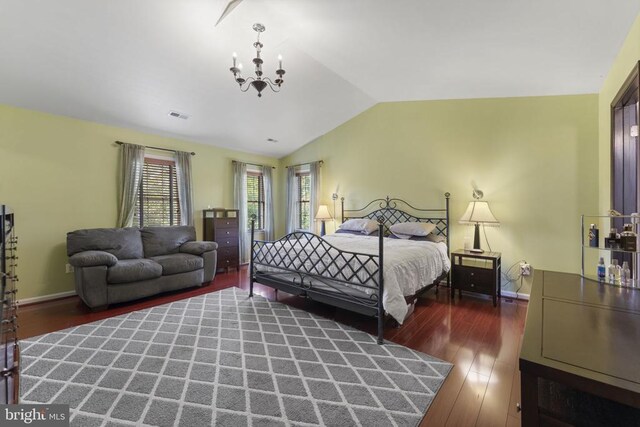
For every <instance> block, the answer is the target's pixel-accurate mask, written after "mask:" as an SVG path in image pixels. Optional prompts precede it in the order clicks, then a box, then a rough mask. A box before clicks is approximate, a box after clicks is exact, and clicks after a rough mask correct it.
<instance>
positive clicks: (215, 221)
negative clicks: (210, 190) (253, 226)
mask: <svg viewBox="0 0 640 427" xmlns="http://www.w3.org/2000/svg"><path fill="white" fill-rule="evenodd" d="M202 216H203V218H204V224H203V228H202V229H203V234H204V240H208V241H213V242H216V243H218V264H217V268H218V269H225V270H226V271H229V269H230V268H235V269H236V270H240V251H239V244H240V242H239V224H238V210H237V209H221V208H216V209H205V210H204V211H203V215H202Z"/></svg>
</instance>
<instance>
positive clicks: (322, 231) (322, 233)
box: [320, 219, 327, 236]
mask: <svg viewBox="0 0 640 427" xmlns="http://www.w3.org/2000/svg"><path fill="white" fill-rule="evenodd" d="M320 224H321V225H320V236H324V235H325V234H327V229H326V226H325V225H324V219H323V220H321V222H320Z"/></svg>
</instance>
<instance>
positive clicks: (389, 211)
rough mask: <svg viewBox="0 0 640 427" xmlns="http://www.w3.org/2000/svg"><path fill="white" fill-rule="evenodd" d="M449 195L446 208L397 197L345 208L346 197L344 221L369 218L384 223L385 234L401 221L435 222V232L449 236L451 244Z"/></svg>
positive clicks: (445, 198)
mask: <svg viewBox="0 0 640 427" xmlns="http://www.w3.org/2000/svg"><path fill="white" fill-rule="evenodd" d="M449 197H451V194H450V193H448V192H447V193H444V200H445V202H444V204H445V207H444V208H439V209H438V208H436V209H422V208H416V207H415V206H412V205H411V204H410V203H408V202H406V201H404V200H402V199H396V198H389V196H387V197H386V198H384V199H375V200H372V201H371V202H369V203H368V204H367V205H366V206H365V207H363V208H360V209H345V208H344V197H342V198H341V199H340V202H341V207H342V222H344V221H346V220H348V219H355V218H369V219H374V220H376V221H378V222H382V224H383V225H384V230H385V234H388V233H389V227H391V226H392V225H393V224H397V223H399V222H407V221H414V222H429V223H432V224H435V226H436V229H435V230H434V233H435V234H439V235H441V236H444V237H446V238H447V246H449Z"/></svg>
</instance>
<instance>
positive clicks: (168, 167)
mask: <svg viewBox="0 0 640 427" xmlns="http://www.w3.org/2000/svg"><path fill="white" fill-rule="evenodd" d="M133 224H134V225H137V226H139V227H143V226H169V225H180V203H179V202H178V179H177V177H176V164H175V163H174V162H173V160H162V159H156V158H149V157H147V158H145V159H144V169H143V171H142V182H141V183H140V192H139V195H138V200H137V201H136V211H135V214H134V217H133Z"/></svg>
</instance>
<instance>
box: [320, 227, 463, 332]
mask: <svg viewBox="0 0 640 427" xmlns="http://www.w3.org/2000/svg"><path fill="white" fill-rule="evenodd" d="M324 239H325V240H326V241H327V242H328V243H330V244H331V245H333V246H335V247H336V248H338V249H340V250H344V251H350V252H359V253H365V254H371V255H378V237H371V236H358V235H353V234H346V233H345V234H332V235H328V236H324ZM450 268H451V263H450V261H449V257H448V255H447V245H446V244H444V243H433V242H425V241H413V240H403V239H387V238H385V239H384V295H383V300H382V302H383V306H384V309H385V311H386V312H387V313H388V314H389V315H391V316H392V317H393V318H394V319H396V320H397V321H398V323H400V324H402V322H403V321H404V318H405V317H406V315H407V312H408V306H407V303H406V302H405V299H404V297H405V296H410V295H413V294H415V293H416V292H417V291H419V290H420V289H422V288H423V287H425V286H427V285H430V284H431V283H433V282H434V281H435V280H436V278H438V276H440V275H441V274H442V273H446V272H448V271H449V269H450ZM354 287H356V288H357V289H359V290H361V291H364V292H366V293H367V294H372V293H374V292H375V291H374V290H373V289H369V288H364V287H360V286H354Z"/></svg>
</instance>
